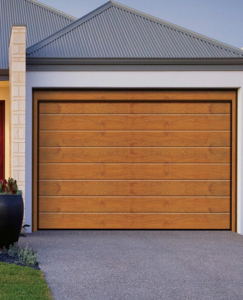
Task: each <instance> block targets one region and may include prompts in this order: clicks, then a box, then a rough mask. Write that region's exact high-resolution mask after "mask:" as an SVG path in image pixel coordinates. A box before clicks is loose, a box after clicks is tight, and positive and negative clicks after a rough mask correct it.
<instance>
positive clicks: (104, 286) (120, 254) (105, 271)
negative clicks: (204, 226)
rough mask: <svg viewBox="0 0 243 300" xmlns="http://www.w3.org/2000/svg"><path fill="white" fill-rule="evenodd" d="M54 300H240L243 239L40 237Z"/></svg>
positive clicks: (179, 234) (166, 234) (165, 234)
mask: <svg viewBox="0 0 243 300" xmlns="http://www.w3.org/2000/svg"><path fill="white" fill-rule="evenodd" d="M27 241H28V242H29V243H30V244H31V245H32V246H33V247H34V248H35V249H37V250H38V251H39V260H40V266H41V268H42V270H43V271H44V273H45V276H46V280H47V282H48V284H49V286H50V288H51V291H52V294H53V297H54V299H57V300H62V299H68V300H76V299H77V300H116V299H117V300H137V299H138V300H163V299H168V300H174V299H182V300H191V299H193V300H201V299H202V300H208V299H212V300H218V299H227V300H228V299H229V300H238V299H239V300H242V299H243V236H240V235H237V234H235V233H231V232H217V231H39V232H36V233H33V234H29V235H28V237H27V238H25V239H24V238H22V239H21V243H26V242H27Z"/></svg>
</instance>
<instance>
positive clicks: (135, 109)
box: [39, 101, 231, 114]
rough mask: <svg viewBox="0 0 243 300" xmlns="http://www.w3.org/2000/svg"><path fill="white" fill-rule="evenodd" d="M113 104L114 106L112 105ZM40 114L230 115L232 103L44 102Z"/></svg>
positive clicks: (41, 104) (40, 106)
mask: <svg viewBox="0 0 243 300" xmlns="http://www.w3.org/2000/svg"><path fill="white" fill-rule="evenodd" d="M111 104H112V105H111ZM39 113H40V114H230V113H231V103H230V102H224V103H220V102H180V103H178V101H177V102H173V101H171V102H170V103H168V102H160V104H159V105H158V103H156V102H153V101H150V102H138V103H136V102H128V101H120V102H117V101H116V102H112V103H111V102H102V103H100V102H93V101H92V102H90V101H87V102H83V101H82V102H77V103H74V102H70V101H68V102H58V103H55V102H42V103H40V105H39Z"/></svg>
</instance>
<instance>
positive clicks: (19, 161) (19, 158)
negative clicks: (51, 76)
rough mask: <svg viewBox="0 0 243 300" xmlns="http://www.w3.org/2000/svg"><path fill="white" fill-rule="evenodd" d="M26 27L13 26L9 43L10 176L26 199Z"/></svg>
mask: <svg viewBox="0 0 243 300" xmlns="http://www.w3.org/2000/svg"><path fill="white" fill-rule="evenodd" d="M25 52H26V27H25V26H13V27H12V32H11V37H10V43H9V93H10V102H9V111H10V124H11V126H10V159H9V162H10V176H11V177H13V178H14V179H16V180H17V182H18V187H19V189H20V190H22V192H23V199H25V92H26V89H25V80H26V78H25V77H26V54H25Z"/></svg>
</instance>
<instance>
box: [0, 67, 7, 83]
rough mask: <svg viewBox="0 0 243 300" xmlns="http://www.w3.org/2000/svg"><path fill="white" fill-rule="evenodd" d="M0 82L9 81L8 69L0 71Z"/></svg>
mask: <svg viewBox="0 0 243 300" xmlns="http://www.w3.org/2000/svg"><path fill="white" fill-rule="evenodd" d="M0 81H9V70H8V69H0Z"/></svg>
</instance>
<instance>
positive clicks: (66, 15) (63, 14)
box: [26, 0, 77, 21]
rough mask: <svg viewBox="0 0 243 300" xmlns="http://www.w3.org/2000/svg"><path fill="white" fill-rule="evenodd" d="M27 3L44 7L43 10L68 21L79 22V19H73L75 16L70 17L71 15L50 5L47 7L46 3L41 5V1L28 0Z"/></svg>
mask: <svg viewBox="0 0 243 300" xmlns="http://www.w3.org/2000/svg"><path fill="white" fill-rule="evenodd" d="M26 1H28V2H30V3H32V4H35V5H37V6H40V7H42V8H43V9H46V10H49V11H51V12H53V13H55V14H57V15H60V16H62V17H64V18H66V19H69V20H71V21H76V20H77V18H75V17H73V16H70V15H69V14H66V13H64V12H62V11H60V10H58V9H56V8H53V7H51V6H49V5H46V4H44V3H41V2H39V1H36V0H26Z"/></svg>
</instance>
